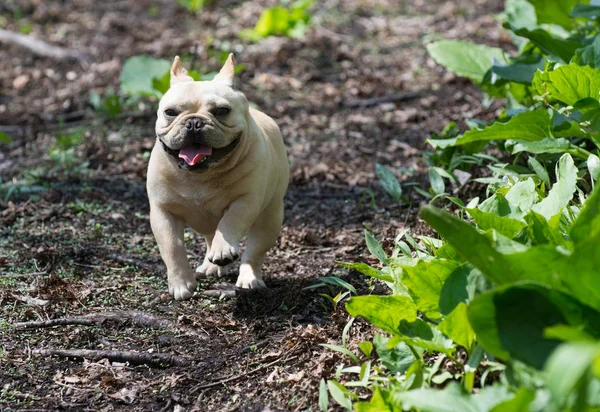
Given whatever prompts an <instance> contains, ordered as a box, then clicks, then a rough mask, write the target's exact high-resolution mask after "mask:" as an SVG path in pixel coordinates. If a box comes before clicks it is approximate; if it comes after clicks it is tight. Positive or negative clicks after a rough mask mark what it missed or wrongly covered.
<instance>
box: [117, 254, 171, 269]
mask: <svg viewBox="0 0 600 412" xmlns="http://www.w3.org/2000/svg"><path fill="white" fill-rule="evenodd" d="M106 257H107V258H109V259H111V260H114V261H116V262H121V263H125V264H127V265H134V266H137V267H140V268H142V269H146V270H161V271H162V270H166V267H165V265H163V264H161V263H148V262H144V261H143V260H142V259H139V258H136V257H134V256H127V255H123V254H121V253H116V252H115V253H109V254H108V255H106Z"/></svg>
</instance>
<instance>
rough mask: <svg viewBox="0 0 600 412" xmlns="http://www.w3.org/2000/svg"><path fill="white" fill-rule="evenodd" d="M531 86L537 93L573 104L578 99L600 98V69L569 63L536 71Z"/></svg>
mask: <svg viewBox="0 0 600 412" xmlns="http://www.w3.org/2000/svg"><path fill="white" fill-rule="evenodd" d="M533 86H534V87H535V88H536V89H537V92H538V93H539V94H545V93H548V95H549V97H550V98H551V99H553V100H558V101H560V102H563V103H564V104H567V105H570V106H572V105H574V104H575V103H577V102H578V101H580V100H583V99H586V98H592V99H596V100H598V99H599V98H600V69H594V68H592V67H589V66H583V67H582V66H579V65H577V64H569V65H567V66H561V67H559V68H557V69H556V70H553V71H545V72H537V73H536V74H535V76H534V79H533Z"/></svg>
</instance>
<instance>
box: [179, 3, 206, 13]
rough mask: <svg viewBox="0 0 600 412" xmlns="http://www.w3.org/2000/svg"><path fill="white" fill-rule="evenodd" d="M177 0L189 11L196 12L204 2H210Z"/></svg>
mask: <svg viewBox="0 0 600 412" xmlns="http://www.w3.org/2000/svg"><path fill="white" fill-rule="evenodd" d="M177 2H178V3H179V4H181V5H182V6H183V7H185V8H186V9H188V10H189V11H191V12H193V13H198V12H199V11H202V9H203V8H204V6H205V5H206V4H208V3H210V0H177Z"/></svg>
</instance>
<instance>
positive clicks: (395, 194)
mask: <svg viewBox="0 0 600 412" xmlns="http://www.w3.org/2000/svg"><path fill="white" fill-rule="evenodd" d="M375 173H376V174H377V177H378V178H379V180H380V183H381V186H382V187H383V188H384V189H385V191H386V192H388V194H389V195H390V196H392V198H393V199H394V200H395V201H396V202H399V201H400V200H402V187H400V183H399V182H398V179H396V176H394V174H393V173H392V172H391V171H390V170H389V169H388V168H387V167H385V166H382V165H380V164H379V163H377V164H376V165H375Z"/></svg>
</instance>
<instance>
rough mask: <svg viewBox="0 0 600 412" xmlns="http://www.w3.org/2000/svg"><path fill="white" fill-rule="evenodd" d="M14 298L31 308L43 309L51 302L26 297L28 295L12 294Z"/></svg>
mask: <svg viewBox="0 0 600 412" xmlns="http://www.w3.org/2000/svg"><path fill="white" fill-rule="evenodd" d="M12 297H13V298H15V299H16V300H19V301H21V302H23V303H26V304H28V305H29V306H37V307H43V306H46V305H47V304H48V303H50V301H49V300H44V299H38V298H34V297H32V296H26V295H15V294H12Z"/></svg>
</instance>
